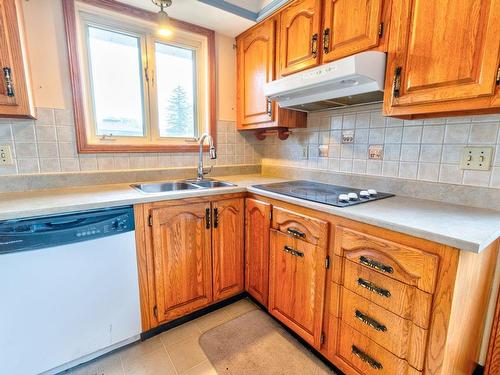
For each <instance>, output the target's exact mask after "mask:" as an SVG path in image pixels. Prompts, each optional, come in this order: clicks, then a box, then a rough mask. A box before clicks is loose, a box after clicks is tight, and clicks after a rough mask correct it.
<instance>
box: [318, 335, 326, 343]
mask: <svg viewBox="0 0 500 375" xmlns="http://www.w3.org/2000/svg"><path fill="white" fill-rule="evenodd" d="M319 343H320V344H321V345H323V344H324V343H325V332H321V336H320V338H319Z"/></svg>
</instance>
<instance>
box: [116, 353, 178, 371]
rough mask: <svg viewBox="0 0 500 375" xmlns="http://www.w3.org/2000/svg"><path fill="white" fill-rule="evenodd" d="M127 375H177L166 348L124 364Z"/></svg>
mask: <svg viewBox="0 0 500 375" xmlns="http://www.w3.org/2000/svg"><path fill="white" fill-rule="evenodd" d="M123 368H124V370H125V375H177V374H178V373H177V371H176V370H175V368H174V365H173V364H172V361H171V360H170V357H169V355H168V354H167V352H166V350H165V348H164V347H163V346H162V347H161V349H157V350H155V351H153V352H150V353H147V354H144V355H142V356H140V357H139V358H136V360H134V361H131V362H127V363H123Z"/></svg>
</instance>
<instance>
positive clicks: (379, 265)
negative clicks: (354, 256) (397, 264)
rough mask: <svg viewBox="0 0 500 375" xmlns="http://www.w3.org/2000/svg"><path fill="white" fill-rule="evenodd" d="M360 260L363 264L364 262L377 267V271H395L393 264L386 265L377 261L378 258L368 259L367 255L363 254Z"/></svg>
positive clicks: (374, 267) (366, 264)
mask: <svg viewBox="0 0 500 375" xmlns="http://www.w3.org/2000/svg"><path fill="white" fill-rule="evenodd" d="M359 262H360V263H361V264H364V265H365V266H368V267H371V268H373V269H376V270H377V271H381V272H385V273H393V272H394V268H392V267H391V266H386V265H385V264H382V263H380V262H377V261H376V260H373V259H368V258H367V257H365V256H363V255H362V256H360V257H359Z"/></svg>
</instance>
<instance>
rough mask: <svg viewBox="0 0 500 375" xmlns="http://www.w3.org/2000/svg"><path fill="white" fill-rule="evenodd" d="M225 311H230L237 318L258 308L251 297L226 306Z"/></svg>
mask: <svg viewBox="0 0 500 375" xmlns="http://www.w3.org/2000/svg"><path fill="white" fill-rule="evenodd" d="M224 309H225V311H226V312H228V313H229V315H231V316H232V317H233V318H237V317H238V316H241V315H243V314H246V313H247V312H249V311H252V310H256V309H258V307H257V305H255V304H254V303H252V302H251V301H250V300H249V299H242V300H239V301H238V302H235V303H233V304H231V305H229V306H226V307H225V308H224Z"/></svg>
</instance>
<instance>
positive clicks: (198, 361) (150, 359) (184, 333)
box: [61, 300, 257, 375]
mask: <svg viewBox="0 0 500 375" xmlns="http://www.w3.org/2000/svg"><path fill="white" fill-rule="evenodd" d="M254 309H257V306H255V305H254V304H253V303H252V302H250V301H249V300H240V301H238V302H235V303H233V304H231V305H229V306H226V307H224V308H222V309H219V310H217V311H214V312H212V313H210V314H207V315H205V316H202V317H201V318H198V319H196V320H193V321H191V322H189V323H186V324H183V325H181V326H179V327H176V328H174V329H172V330H169V331H167V332H164V333H162V334H160V335H157V336H155V337H153V338H151V339H149V340H146V341H143V342H141V343H138V344H135V345H133V346H130V347H128V348H126V349H124V350H122V351H119V352H117V353H114V354H111V355H109V356H106V357H104V358H102V359H98V360H96V361H93V362H91V363H89V364H87V365H83V366H79V367H77V368H74V369H72V370H68V371H65V372H64V373H63V374H64V375H217V372H216V371H215V369H214V368H213V366H212V365H211V364H210V362H209V361H208V359H207V357H206V356H205V354H204V353H203V350H202V349H201V347H200V346H199V344H198V339H199V337H200V335H201V334H202V333H203V332H206V331H208V330H209V329H212V328H214V327H216V326H218V325H221V324H223V323H225V322H227V321H229V320H231V319H234V318H237V317H238V316H240V315H243V314H245V313H246V312H248V311H251V310H254ZM61 375H62V374H61Z"/></svg>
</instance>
